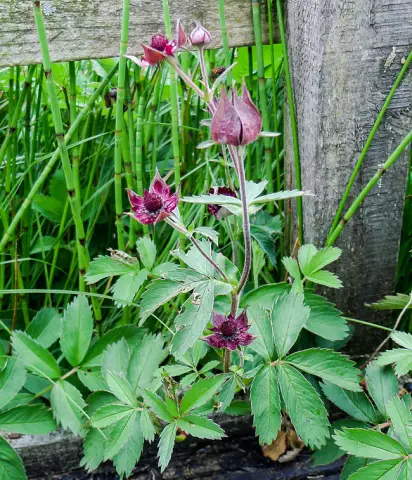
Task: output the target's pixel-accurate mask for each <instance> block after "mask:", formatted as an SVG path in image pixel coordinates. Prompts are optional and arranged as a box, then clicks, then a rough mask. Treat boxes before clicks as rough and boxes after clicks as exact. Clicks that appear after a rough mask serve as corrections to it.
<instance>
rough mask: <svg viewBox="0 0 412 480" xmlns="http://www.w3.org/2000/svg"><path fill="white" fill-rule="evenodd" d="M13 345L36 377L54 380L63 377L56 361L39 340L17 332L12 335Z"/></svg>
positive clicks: (18, 355)
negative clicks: (40, 376)
mask: <svg viewBox="0 0 412 480" xmlns="http://www.w3.org/2000/svg"><path fill="white" fill-rule="evenodd" d="M12 343H13V349H14V351H15V352H16V354H17V357H18V358H19V359H20V360H22V361H23V362H24V364H25V365H26V367H27V368H28V369H30V370H31V371H33V372H34V373H35V374H36V375H42V376H45V377H46V378H47V377H48V378H52V379H53V378H59V377H60V376H61V372H60V367H59V365H58V363H57V362H56V359H55V358H54V357H53V355H52V354H51V353H49V352H48V351H47V350H46V349H45V348H44V347H42V346H41V345H40V343H39V342H37V340H34V339H33V338H31V337H30V336H29V335H27V334H26V333H24V332H20V331H15V332H13V335H12Z"/></svg>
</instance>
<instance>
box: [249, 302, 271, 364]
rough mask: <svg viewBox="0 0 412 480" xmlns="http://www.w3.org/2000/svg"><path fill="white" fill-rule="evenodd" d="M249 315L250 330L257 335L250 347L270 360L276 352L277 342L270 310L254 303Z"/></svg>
mask: <svg viewBox="0 0 412 480" xmlns="http://www.w3.org/2000/svg"><path fill="white" fill-rule="evenodd" d="M247 316H248V320H249V323H250V325H251V327H250V329H249V331H250V333H251V334H252V335H255V337H256V338H255V340H254V341H253V342H252V343H251V345H250V348H251V349H252V350H254V351H255V352H256V353H258V354H259V355H261V356H262V357H263V358H264V359H265V360H266V361H269V362H270V361H271V360H272V359H273V357H274V354H275V344H274V341H273V327H272V322H271V319H270V315H269V312H268V311H267V310H264V309H263V308H261V307H259V305H257V304H253V305H252V306H250V307H248V309H247Z"/></svg>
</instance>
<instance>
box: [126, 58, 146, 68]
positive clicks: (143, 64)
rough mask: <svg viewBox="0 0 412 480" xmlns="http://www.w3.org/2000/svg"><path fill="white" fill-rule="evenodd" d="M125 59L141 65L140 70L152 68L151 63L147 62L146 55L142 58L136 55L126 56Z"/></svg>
mask: <svg viewBox="0 0 412 480" xmlns="http://www.w3.org/2000/svg"><path fill="white" fill-rule="evenodd" d="M125 57H126V58H128V59H129V60H131V61H132V62H134V63H135V64H136V65H139V67H140V68H147V67H150V63H149V62H148V61H147V60H146V58H145V56H144V55H143V56H142V57H141V58H138V57H135V56H134V55H125Z"/></svg>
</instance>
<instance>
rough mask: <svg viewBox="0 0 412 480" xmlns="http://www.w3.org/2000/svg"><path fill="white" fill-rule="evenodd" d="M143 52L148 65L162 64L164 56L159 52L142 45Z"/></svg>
mask: <svg viewBox="0 0 412 480" xmlns="http://www.w3.org/2000/svg"><path fill="white" fill-rule="evenodd" d="M142 47H143V51H144V58H145V60H146V62H147V63H148V64H149V65H155V64H156V63H160V62H163V60H164V58H165V55H164V54H163V53H162V52H159V50H155V49H154V48H152V47H149V46H148V45H144V44H143V43H142Z"/></svg>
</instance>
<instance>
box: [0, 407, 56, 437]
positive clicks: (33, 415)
mask: <svg viewBox="0 0 412 480" xmlns="http://www.w3.org/2000/svg"><path fill="white" fill-rule="evenodd" d="M0 430H4V431H6V432H12V433H21V434H28V435H41V434H45V433H49V432H53V431H54V430H56V422H55V421H54V419H53V415H52V413H51V411H50V410H49V409H48V408H46V406H45V405H43V404H37V405H18V406H16V407H13V408H11V409H9V410H5V411H4V412H0Z"/></svg>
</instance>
